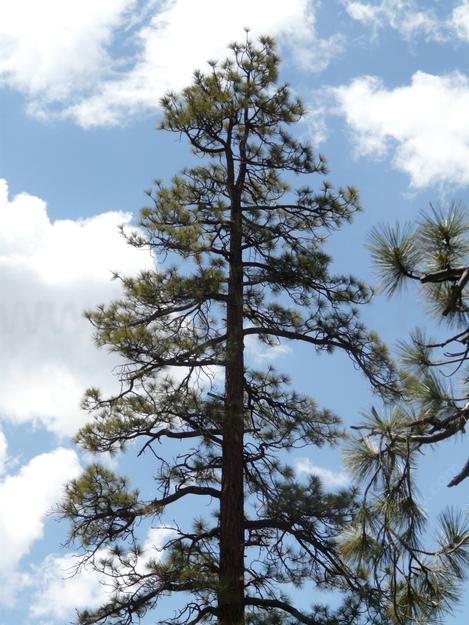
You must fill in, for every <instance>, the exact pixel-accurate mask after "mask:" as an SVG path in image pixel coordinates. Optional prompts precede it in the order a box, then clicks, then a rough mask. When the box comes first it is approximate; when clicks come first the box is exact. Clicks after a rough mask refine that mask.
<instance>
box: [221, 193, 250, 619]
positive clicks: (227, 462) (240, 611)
mask: <svg viewBox="0 0 469 625" xmlns="http://www.w3.org/2000/svg"><path fill="white" fill-rule="evenodd" d="M237 195H238V194H236V193H234V194H233V196H232V198H233V201H232V207H231V239H230V274H229V286H228V303H227V317H226V325H227V361H226V369H225V412H224V424H223V452H222V453H223V462H222V465H223V469H222V494H221V501H220V593H219V599H218V603H219V606H218V607H219V615H220V624H221V625H243V623H244V468H243V434H244V414H243V386H244V345H243V267H242V248H241V243H242V234H241V229H242V226H241V208H240V202H239V196H238V197H236V196H237Z"/></svg>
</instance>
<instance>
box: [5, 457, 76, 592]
mask: <svg viewBox="0 0 469 625" xmlns="http://www.w3.org/2000/svg"><path fill="white" fill-rule="evenodd" d="M80 472H81V467H80V463H79V461H78V457H77V455H76V453H75V452H74V451H72V450H71V449H64V448H58V449H55V450H54V451H52V452H49V453H44V454H40V455H38V456H35V457H34V458H33V459H32V460H30V461H29V462H28V463H27V464H26V465H24V466H23V467H22V468H21V469H20V471H19V472H18V473H16V474H15V475H7V476H6V477H4V478H3V479H2V480H1V481H0V535H1V537H2V549H1V551H0V580H1V582H2V583H1V584H0V586H1V590H0V601H2V602H4V603H8V602H9V601H11V599H12V596H11V595H12V593H14V591H15V589H16V588H17V587H18V586H21V585H22V584H23V583H24V574H21V573H17V572H16V567H17V565H18V564H19V562H20V560H21V558H22V557H23V556H25V555H26V554H27V553H28V552H29V550H30V548H31V546H32V545H33V543H34V542H36V541H37V540H38V539H40V538H41V537H42V534H43V530H44V522H45V517H46V515H47V513H48V512H49V511H50V510H51V508H52V507H53V506H54V505H55V504H56V503H57V502H58V500H59V499H60V497H61V493H62V489H63V487H64V484H65V483H66V482H67V481H68V480H71V479H73V478H76V477H77V476H78V475H79V473H80Z"/></svg>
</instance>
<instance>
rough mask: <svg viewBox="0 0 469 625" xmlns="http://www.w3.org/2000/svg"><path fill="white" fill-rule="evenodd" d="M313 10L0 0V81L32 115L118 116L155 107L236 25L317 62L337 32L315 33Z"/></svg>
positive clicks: (187, 2) (332, 50) (292, 4)
mask: <svg viewBox="0 0 469 625" xmlns="http://www.w3.org/2000/svg"><path fill="white" fill-rule="evenodd" d="M7 5H9V6H7ZM26 5H27V6H26ZM142 6H143V10H142ZM314 9H315V3H312V2H310V1H309V0H290V1H289V2H274V3H272V2H271V0H256V2H254V3H253V2H251V1H250V0H238V1H237V2H234V1H233V0H198V2H194V1H193V0H166V1H165V2H155V0H146V1H145V2H143V3H138V4H137V2H136V1H135V0H100V2H92V0H86V1H84V2H80V3H77V2H74V1H73V0H61V1H60V0H45V2H41V3H40V4H37V3H36V4H34V3H33V4H31V2H30V1H29V0H19V1H18V2H17V3H15V5H14V6H13V5H12V4H11V3H4V5H3V8H1V7H0V58H1V60H0V84H1V83H3V84H5V85H7V86H9V87H11V88H13V89H17V90H18V91H20V92H22V93H23V94H25V95H26V97H27V99H28V102H29V107H28V108H29V111H30V112H31V113H32V114H34V115H37V116H39V117H48V116H50V115H51V114H53V113H55V114H59V115H62V116H65V117H67V118H71V119H73V120H75V121H76V122H78V123H79V124H80V125H82V126H84V127H90V126H99V125H113V124H120V123H123V122H125V121H127V120H128V119H129V116H132V115H134V114H139V113H144V112H146V111H154V110H155V109H157V108H158V106H159V99H160V97H161V96H162V95H163V94H164V93H165V92H166V91H167V90H168V89H180V88H181V87H182V86H184V85H185V84H186V83H187V82H188V81H189V80H190V79H191V75H192V72H193V70H194V69H196V68H197V67H203V66H205V63H206V61H207V60H208V59H211V58H219V57H223V56H224V55H225V54H226V46H227V44H228V43H229V42H230V41H232V40H239V39H240V38H243V37H244V32H243V28H244V27H245V26H249V27H250V28H251V30H252V36H253V37H255V36H257V35H258V34H268V35H274V36H277V37H279V38H280V39H281V40H282V41H283V43H284V44H285V45H287V46H288V47H289V48H290V49H291V50H292V51H293V54H295V55H296V58H297V60H298V62H299V63H300V64H301V65H303V66H305V67H307V68H308V69H312V70H320V69H322V68H323V67H325V66H326V65H327V64H328V63H329V62H330V60H331V58H333V57H334V56H335V55H336V54H338V53H339V52H340V51H341V49H342V39H341V37H340V36H339V35H335V36H332V37H329V38H327V39H321V38H320V37H319V36H318V33H317V29H316V21H315V13H314ZM31 11H32V14H31ZM25 14H28V19H27V20H25V19H24V15H25ZM116 42H117V44H118V45H117V44H116ZM313 44H314V45H313ZM188 51H190V53H189V52H188Z"/></svg>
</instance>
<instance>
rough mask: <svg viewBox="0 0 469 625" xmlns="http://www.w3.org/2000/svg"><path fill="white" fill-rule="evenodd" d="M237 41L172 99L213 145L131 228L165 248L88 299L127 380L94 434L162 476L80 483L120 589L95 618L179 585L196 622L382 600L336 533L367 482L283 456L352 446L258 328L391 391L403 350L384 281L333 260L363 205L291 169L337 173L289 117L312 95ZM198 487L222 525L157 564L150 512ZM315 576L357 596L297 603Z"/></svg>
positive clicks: (325, 623) (139, 609)
mask: <svg viewBox="0 0 469 625" xmlns="http://www.w3.org/2000/svg"><path fill="white" fill-rule="evenodd" d="M231 50H232V55H231V57H230V58H229V59H227V60H226V61H225V62H223V63H222V64H218V63H215V62H213V63H211V71H209V73H208V74H202V73H200V72H196V73H195V74H194V80H193V83H192V84H191V85H190V86H189V87H187V88H186V89H184V90H183V92H182V93H181V94H180V95H176V94H172V93H170V94H168V95H167V96H166V97H165V98H164V99H163V100H162V106H163V110H164V119H163V122H162V124H161V128H163V129H165V130H167V131H170V132H174V133H177V134H178V135H180V136H182V137H183V138H185V139H186V140H187V141H188V142H189V144H190V145H191V146H192V149H193V152H194V155H195V156H196V157H199V158H200V159H201V160H200V162H199V163H198V164H196V165H195V166H193V167H190V168H187V169H184V170H183V171H182V173H181V174H180V175H178V176H176V177H175V178H174V179H173V180H172V183H171V185H170V186H164V185H163V184H161V183H159V182H158V183H156V185H155V188H154V189H153V190H152V191H151V192H150V193H149V196H150V198H151V199H152V202H153V205H152V206H151V208H146V209H144V210H143V211H142V213H141V219H140V227H141V228H140V231H139V233H134V234H133V235H132V236H130V237H129V243H130V244H131V245H134V246H137V247H149V248H150V249H151V250H152V251H154V252H155V253H156V255H157V259H158V266H157V268H156V269H155V271H146V272H143V273H142V274H141V275H140V276H139V277H137V278H128V277H121V280H122V285H123V289H124V295H123V298H122V299H121V300H120V301H116V302H114V303H112V304H110V305H109V306H106V307H104V306H103V307H100V308H99V309H97V310H96V311H94V312H91V313H89V314H88V317H89V319H90V321H91V322H92V324H93V325H94V327H95V331H96V340H97V343H98V345H100V346H106V347H108V348H109V349H110V350H112V351H114V352H117V353H118V354H120V355H121V356H122V357H123V359H124V361H125V364H124V365H123V366H122V368H121V369H120V372H119V376H120V380H121V383H122V392H121V393H120V394H119V395H117V396H115V397H111V398H103V397H102V396H101V394H100V392H99V391H98V390H96V389H92V390H89V391H88V393H87V395H86V398H85V402H84V405H85V407H86V408H87V409H88V410H89V411H90V413H91V415H92V416H93V419H92V420H91V421H90V423H89V424H88V425H86V426H85V427H84V428H83V429H82V430H81V431H80V432H79V434H78V435H77V441H78V443H79V444H80V445H81V446H82V447H83V448H84V449H86V450H89V451H91V452H93V453H101V452H111V453H112V452H115V451H116V450H120V449H122V448H124V447H126V446H127V445H128V444H129V443H131V442H133V441H136V442H137V443H139V444H140V453H142V452H143V451H148V452H149V453H150V452H152V453H153V454H154V457H155V471H156V473H155V476H154V478H155V494H154V495H153V496H152V497H150V498H149V499H144V498H143V497H142V496H141V495H139V493H138V491H136V490H131V489H130V488H129V486H128V484H127V481H126V480H124V479H122V478H120V477H118V476H116V475H114V474H113V473H112V472H111V471H109V470H107V469H105V468H103V467H102V466H100V465H92V466H90V467H88V469H87V470H86V471H85V473H84V474H83V475H82V476H81V477H80V478H78V479H77V480H75V481H73V482H71V483H70V484H69V486H68V489H67V494H66V499H65V501H64V503H63V507H62V512H63V514H64V516H65V517H66V518H68V519H69V520H70V521H71V540H73V541H76V542H77V543H78V544H79V545H80V546H81V547H82V548H83V549H84V550H85V558H87V561H88V562H92V563H93V566H94V567H96V568H97V569H98V570H102V571H104V572H105V573H106V574H107V575H109V576H110V577H111V578H112V579H113V580H114V590H113V592H112V593H111V595H110V598H109V601H108V602H107V603H106V604H105V605H103V606H102V607H101V608H99V609H97V610H96V611H93V612H84V613H82V614H81V623H83V624H90V623H100V622H101V623H115V624H124V623H130V622H132V620H133V619H134V618H138V617H141V616H142V615H144V614H145V613H147V611H149V610H153V609H155V608H156V607H157V606H159V605H160V603H159V602H160V600H161V599H162V598H164V597H165V596H168V595H172V594H175V593H176V594H177V593H179V595H178V596H179V602H180V603H179V609H178V611H177V614H176V615H175V616H174V619H173V620H172V621H171V622H173V623H177V624H182V623H185V624H186V625H195V624H196V623H198V622H212V623H215V622H216V623H220V624H222V625H242V624H243V623H245V622H248V623H250V624H253V625H254V624H257V625H261V624H263V625H267V624H271V625H273V624H274V623H291V624H293V623H306V624H307V625H333V624H336V623H350V624H351V623H359V622H361V621H362V619H363V618H365V617H364V612H363V609H364V605H365V604H366V601H368V602H369V601H370V598H369V597H368V598H367V597H366V596H365V594H364V593H363V592H362V591H363V588H365V586H366V584H365V583H364V582H363V580H360V579H359V578H358V577H357V576H356V574H355V573H354V572H353V571H352V570H351V569H350V568H349V567H347V565H346V564H345V563H344V561H343V559H342V558H341V557H340V554H339V551H338V548H337V538H338V536H339V534H340V533H341V531H342V530H343V527H344V526H345V525H346V524H347V523H348V522H349V521H350V519H351V516H352V513H353V510H354V506H355V503H354V491H353V489H352V490H349V489H344V490H340V491H339V492H337V493H335V494H332V493H327V492H325V491H324V489H323V486H322V484H321V481H320V479H319V478H318V477H317V476H314V475H313V476H311V477H309V478H308V480H306V482H303V483H299V482H298V481H296V479H295V474H294V471H292V469H291V468H289V467H288V466H284V464H283V460H282V458H283V457H284V454H283V452H284V451H285V450H289V449H292V448H295V447H296V446H305V445H323V444H325V443H331V444H333V443H335V442H336V441H337V439H338V437H339V435H340V433H339V429H338V423H339V422H338V419H337V418H336V417H335V416H334V415H333V414H332V413H331V412H329V411H328V410H320V409H319V408H318V407H317V406H316V404H315V402H314V401H313V400H312V399H310V398H309V397H306V396H302V395H300V394H298V393H297V392H295V391H293V390H291V388H290V387H289V383H288V379H287V377H286V376H285V375H282V374H279V373H276V372H275V371H274V370H273V369H272V368H271V367H269V368H268V369H267V370H265V371H257V370H254V369H253V368H251V367H250V366H248V364H247V363H246V361H245V354H244V342H245V340H246V339H247V337H253V338H257V339H259V340H260V341H262V342H263V343H265V344H266V345H269V346H271V345H276V344H277V343H278V342H280V341H300V342H302V343H305V344H307V345H310V346H311V348H312V349H314V350H317V351H321V352H332V351H333V350H336V349H337V350H343V351H344V352H345V353H347V354H348V355H349V356H350V358H351V359H352V361H353V362H354V363H355V364H356V365H357V366H358V367H359V368H360V369H361V370H362V371H363V372H364V374H365V375H366V376H367V377H368V379H369V380H370V382H371V384H372V385H373V386H374V387H376V388H380V389H384V390H386V389H387V390H390V389H392V387H393V380H394V373H393V370H392V367H391V366H390V364H389V362H388V358H387V353H386V349H385V348H384V346H383V345H382V344H381V343H380V342H379V341H378V340H377V338H376V336H375V335H374V334H372V333H369V332H368V331H367V330H366V329H365V327H364V326H363V324H362V323H361V322H360V320H359V318H358V312H357V306H358V305H361V304H366V303H367V302H368V301H369V299H370V295H371V294H370V291H369V289H368V288H367V287H366V286H365V285H363V284H362V283H361V282H359V281H357V280H356V279H354V278H353V277H349V276H346V275H338V276H336V275H332V274H331V273H330V262H331V260H330V258H329V257H328V256H327V254H326V253H325V252H324V250H323V244H324V241H325V240H326V239H327V237H328V236H329V234H330V233H332V232H333V231H334V230H335V229H337V228H339V227H340V226H341V225H342V224H343V223H344V222H348V221H350V220H351V218H352V216H353V214H354V213H355V212H356V211H357V210H358V209H359V206H358V194H357V191H356V190H355V189H354V188H351V187H349V188H346V189H339V190H338V191H335V190H334V189H333V188H332V187H331V185H330V184H329V183H328V182H323V183H322V188H321V189H320V190H318V191H315V190H313V189H312V188H311V187H310V186H307V185H304V186H301V187H300V188H298V189H297V190H296V191H292V190H291V189H290V184H289V182H288V181H287V180H286V179H285V175H287V176H288V177H289V179H290V178H293V176H294V175H297V176H303V175H304V176H306V177H307V178H308V179H309V178H310V177H311V176H312V175H314V174H316V175H321V176H322V175H324V174H325V173H326V164H325V162H324V159H323V158H322V157H321V156H319V157H316V156H315V155H314V153H313V151H312V149H311V147H310V146H309V145H307V144H305V143H302V142H300V141H297V140H296V139H295V138H294V137H293V136H292V135H290V134H289V133H288V132H287V127H288V126H289V125H292V124H294V123H295V122H298V121H299V120H300V119H301V117H302V116H303V114H304V108H303V105H302V104H301V102H300V101H299V100H298V99H296V98H293V97H292V96H291V94H290V91H289V89H288V87H287V86H286V85H280V86H279V85H278V84H277V73H278V65H279V59H278V57H277V55H276V53H275V47H274V43H273V41H272V40H271V39H268V38H263V39H260V42H259V44H258V45H255V44H253V43H252V42H251V41H250V40H249V39H247V41H246V42H245V43H243V44H234V45H232V46H231ZM160 263H161V264H160ZM312 378H313V379H314V374H313V373H312ZM220 380H221V381H220ZM334 384H335V386H336V387H338V386H340V384H341V382H340V380H336V381H335V382H334ZM171 441H177V442H178V444H179V445H180V446H179V447H178V450H179V451H178V453H175V452H174V445H172V444H171ZM160 443H163V445H161V446H160V445H159V444H160ZM282 454H283V455H282ZM181 501H184V502H189V504H190V506H191V509H192V508H194V510H196V509H197V506H198V505H199V503H200V504H201V505H203V506H204V507H203V510H208V511H209V512H208V513H210V511H211V512H212V513H213V519H212V522H210V521H208V520H207V519H202V518H200V512H199V513H195V514H194V516H193V518H192V522H193V525H192V527H191V526H188V523H187V522H186V517H187V512H186V513H185V514H184V515H181V519H180V521H179V522H178V524H177V525H175V524H173V532H172V534H171V536H170V538H169V539H168V540H167V542H166V543H165V544H164V545H163V547H162V554H161V558H160V559H155V558H152V559H148V558H146V560H145V562H146V564H145V567H144V568H143V569H142V566H141V565H140V564H139V562H140V561H141V556H142V554H141V549H140V547H139V546H138V540H137V538H138V536H137V534H136V528H137V526H138V524H139V523H140V522H142V521H145V520H146V521H147V522H148V523H151V524H157V525H158V524H159V525H161V524H163V523H165V522H166V523H167V522H168V521H167V519H168V518H171V517H169V516H168V515H169V513H168V510H169V511H170V510H171V506H172V505H173V504H176V502H181ZM207 506H208V508H207ZM103 554H104V555H103ZM307 580H308V583H310V582H311V583H312V584H313V583H315V584H316V585H317V587H319V588H326V589H338V590H340V591H342V592H343V593H345V598H344V603H343V605H342V607H339V608H337V610H330V609H329V608H328V607H326V606H323V605H316V606H315V607H313V608H311V609H306V610H303V609H300V608H298V607H295V606H294V605H293V604H292V603H291V601H290V600H289V599H288V597H287V596H285V594H284V590H285V589H286V588H288V585H289V584H294V585H302V584H303V583H305V582H306V581H307ZM156 618H158V616H157V617H156ZM160 622H162V621H161V620H160Z"/></svg>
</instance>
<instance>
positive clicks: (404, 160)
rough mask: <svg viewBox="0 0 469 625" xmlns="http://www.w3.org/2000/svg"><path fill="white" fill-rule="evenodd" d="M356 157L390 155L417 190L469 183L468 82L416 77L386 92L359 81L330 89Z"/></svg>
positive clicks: (375, 83)
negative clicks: (407, 83)
mask: <svg viewBox="0 0 469 625" xmlns="http://www.w3.org/2000/svg"><path fill="white" fill-rule="evenodd" d="M333 94H334V97H335V99H336V102H337V103H338V107H339V111H340V113H341V114H342V115H344V117H345V119H346V121H347V123H348V124H349V126H350V128H351V130H352V132H353V140H354V143H355V147H356V150H357V153H358V154H360V155H369V156H372V157H383V156H385V155H386V154H388V153H391V154H392V163H393V165H394V167H396V168H397V169H399V170H400V171H403V172H405V173H406V174H408V175H409V176H410V179H411V184H412V186H414V187H415V188H422V187H427V186H432V185H436V184H440V183H451V184H456V185H467V184H469V126H468V125H467V111H468V110H469V77H467V76H466V75H464V74H461V73H459V72H453V73H451V74H447V75H444V76H435V75H432V74H427V73H425V72H416V73H415V74H414V75H413V77H412V80H411V83H410V85H406V86H402V87H396V88H394V89H387V88H386V87H385V86H384V84H383V83H382V81H380V80H379V79H377V78H375V77H370V76H363V77H360V78H357V79H355V80H353V81H352V82H351V83H350V84H349V85H345V86H341V87H339V88H336V89H333Z"/></svg>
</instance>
